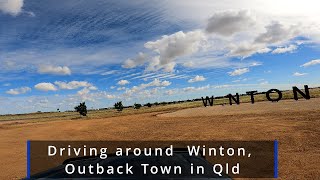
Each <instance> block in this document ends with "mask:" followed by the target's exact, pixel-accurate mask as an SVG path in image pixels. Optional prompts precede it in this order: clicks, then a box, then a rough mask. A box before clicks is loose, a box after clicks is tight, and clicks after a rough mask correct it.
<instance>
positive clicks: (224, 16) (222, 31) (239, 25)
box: [206, 10, 255, 36]
mask: <svg viewBox="0 0 320 180" xmlns="http://www.w3.org/2000/svg"><path fill="white" fill-rule="evenodd" d="M254 22H255V20H254V18H253V17H252V15H251V14H250V12H249V11H245V10H242V11H225V12H219V13H215V14H214V15H213V16H212V17H211V18H210V19H209V20H208V24H207V27H206V32H208V33H216V34H219V35H223V36H230V35H232V34H234V33H236V32H240V31H243V30H247V29H249V28H252V26H253V25H254Z"/></svg>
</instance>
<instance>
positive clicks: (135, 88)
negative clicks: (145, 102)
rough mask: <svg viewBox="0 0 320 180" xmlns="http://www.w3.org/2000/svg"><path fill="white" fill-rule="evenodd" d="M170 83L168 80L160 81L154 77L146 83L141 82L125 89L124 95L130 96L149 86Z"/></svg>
mask: <svg viewBox="0 0 320 180" xmlns="http://www.w3.org/2000/svg"><path fill="white" fill-rule="evenodd" d="M170 85H171V82H170V81H166V80H165V81H160V80H159V79H154V80H153V81H151V82H149V83H147V84H144V83H142V84H140V85H139V86H133V87H132V88H131V89H127V90H126V92H125V96H132V95H133V94H134V93H137V92H138V91H141V90H144V89H146V88H149V87H166V86H170Z"/></svg>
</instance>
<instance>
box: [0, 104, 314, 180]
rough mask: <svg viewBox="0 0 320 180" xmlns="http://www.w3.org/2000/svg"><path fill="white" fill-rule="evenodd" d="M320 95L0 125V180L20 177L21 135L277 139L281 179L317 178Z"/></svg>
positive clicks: (23, 153)
mask: <svg viewBox="0 0 320 180" xmlns="http://www.w3.org/2000/svg"><path fill="white" fill-rule="evenodd" d="M319 117H320V99H311V100H309V101H306V100H301V101H298V102H295V101H280V102H279V103H271V102H261V103H256V104H254V105H251V104H241V105H239V106H215V107H209V108H204V107H203V108H194V109H185V110H181V111H177V112H172V113H166V114H163V112H162V113H146V114H139V115H130V116H121V117H113V118H106V119H94V120H92V119H91V120H64V121H53V122H37V123H31V122H28V121H23V123H19V122H6V123H1V124H0V147H1V148H0V158H1V161H0V167H1V174H0V179H17V178H22V177H24V176H25V174H26V173H25V169H26V140H28V139H29V140H274V139H278V140H279V143H280V144H279V163H280V164H279V168H280V172H279V176H280V178H281V179H315V178H317V177H320V170H319V167H318V166H319V163H320V143H319V139H320V129H319V126H320V118H319Z"/></svg>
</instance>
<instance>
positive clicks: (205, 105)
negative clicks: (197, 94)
mask: <svg viewBox="0 0 320 180" xmlns="http://www.w3.org/2000/svg"><path fill="white" fill-rule="evenodd" d="M201 99H202V102H203V105H204V107H207V106H208V102H209V105H210V106H213V100H214V97H213V96H212V97H211V98H209V97H208V96H207V97H206V99H204V98H203V97H201Z"/></svg>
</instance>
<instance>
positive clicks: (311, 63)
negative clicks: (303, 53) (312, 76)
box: [301, 59, 320, 67]
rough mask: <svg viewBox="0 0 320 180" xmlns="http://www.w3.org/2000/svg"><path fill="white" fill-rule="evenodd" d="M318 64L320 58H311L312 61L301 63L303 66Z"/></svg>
mask: <svg viewBox="0 0 320 180" xmlns="http://www.w3.org/2000/svg"><path fill="white" fill-rule="evenodd" d="M317 64H320V59H314V60H311V61H309V62H307V63H304V64H303V65H301V67H309V66H314V65H317Z"/></svg>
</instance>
